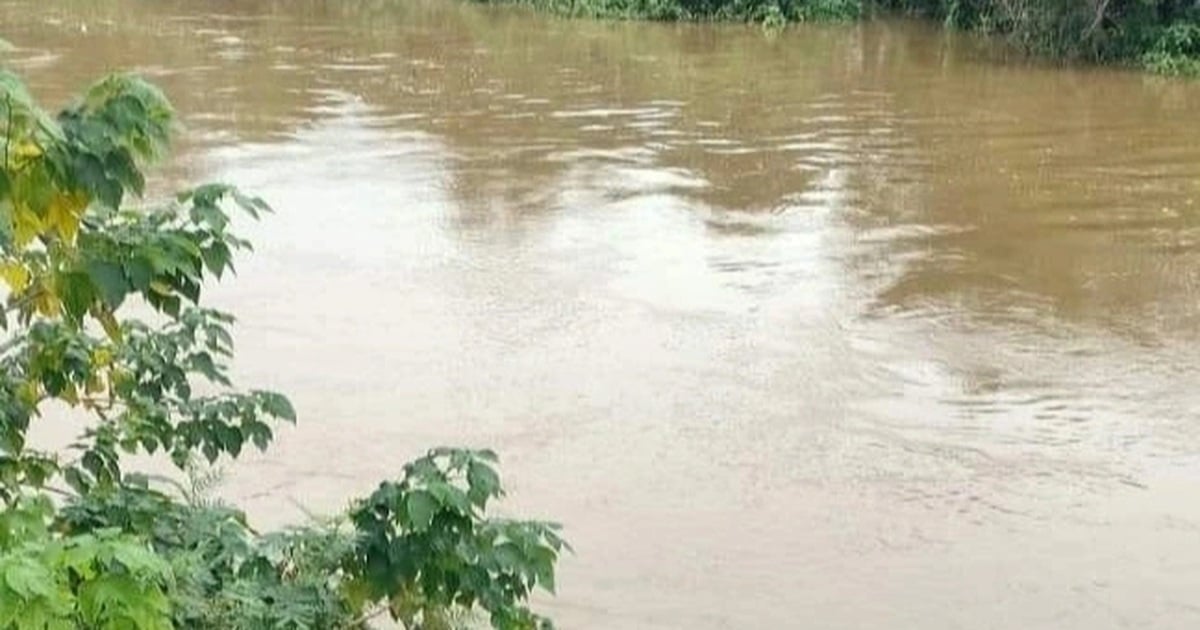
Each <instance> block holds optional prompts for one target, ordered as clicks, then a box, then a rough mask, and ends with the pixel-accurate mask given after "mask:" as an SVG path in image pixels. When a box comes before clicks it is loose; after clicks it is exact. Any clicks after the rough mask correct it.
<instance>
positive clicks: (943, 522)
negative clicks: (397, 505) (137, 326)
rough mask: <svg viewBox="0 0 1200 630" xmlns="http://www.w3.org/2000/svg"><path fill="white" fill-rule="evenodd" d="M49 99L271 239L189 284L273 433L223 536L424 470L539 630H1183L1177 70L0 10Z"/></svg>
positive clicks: (444, 15)
mask: <svg viewBox="0 0 1200 630" xmlns="http://www.w3.org/2000/svg"><path fill="white" fill-rule="evenodd" d="M0 37H4V38H5V39H8V40H9V41H11V42H12V43H13V44H14V45H15V47H16V49H15V50H13V51H10V52H8V53H4V54H3V60H4V63H6V64H7V65H9V66H10V67H14V68H16V69H17V70H19V71H20V72H22V73H23V74H24V75H26V76H27V77H28V79H29V82H30V84H31V86H32V87H33V88H34V90H35V92H36V93H37V94H38V95H39V96H40V97H41V98H42V99H43V100H44V101H45V102H47V103H53V104H59V103H62V102H63V101H64V100H65V99H66V98H67V96H68V95H70V94H71V93H73V92H74V91H76V90H78V89H80V88H81V87H83V86H84V85H86V84H87V83H88V82H89V81H90V80H92V79H94V78H96V77H97V76H98V75H100V74H101V73H104V72H106V71H110V70H114V69H136V70H138V71H140V72H142V73H144V74H145V75H148V76H149V77H151V78H152V79H153V80H154V81H156V82H158V83H160V84H161V85H162V86H163V87H164V88H165V89H166V91H167V93H168V94H169V96H170V97H171V98H172V99H173V101H174V102H175V104H176V106H177V108H178V109H179V110H180V113H181V117H182V120H183V124H184V129H183V132H182V134H181V139H180V145H179V151H178V153H177V155H176V158H175V159H174V160H173V161H172V162H171V163H170V164H169V165H168V166H167V168H166V169H165V174H166V180H167V181H166V182H164V183H161V189H163V190H166V189H168V188H169V187H170V186H171V185H174V184H178V183H182V182H184V181H195V180H198V179H221V180H227V181H231V182H234V183H237V184H239V185H241V186H243V187H245V188H247V189H249V190H251V191H253V192H256V193H258V194H261V195H262V196H264V197H265V198H267V199H268V200H269V201H270V202H271V203H272V204H273V205H274V206H275V207H276V208H277V209H278V213H277V214H276V215H275V216H272V217H270V218H269V219H267V220H266V221H265V222H263V223H262V224H258V225H250V224H246V225H245V226H244V229H243V232H244V233H246V234H247V235H248V236H251V237H252V238H253V240H254V241H255V242H256V244H257V246H258V251H257V253H255V254H254V255H252V256H250V257H247V258H244V259H243V260H242V261H241V262H240V265H239V270H240V275H239V276H238V277H237V278H236V279H235V280H233V281H232V282H227V283H226V284H224V285H222V286H221V287H219V288H217V289H215V291H214V293H213V295H214V299H215V302H216V303H217V304H218V305H220V306H222V307H225V308H228V309H231V310H233V311H235V312H236V313H237V314H238V315H239V316H240V319H241V323H240V326H239V329H238V330H239V332H240V335H239V337H238V339H239V360H238V365H237V368H238V372H239V374H240V380H241V381H242V382H243V383H247V384H254V385H261V386H269V387H275V388H278V389H280V390H283V391H286V392H289V393H290V394H291V395H292V396H293V398H294V400H295V402H296V404H297V407H298V408H299V410H300V412H301V416H302V417H301V423H300V424H299V426H298V427H296V428H295V429H290V430H286V431H282V432H281V438H280V440H279V442H278V445H277V448H276V449H275V450H273V451H271V452H270V453H268V456H266V457H259V458H251V459H249V460H246V461H244V462H242V463H239V464H238V465H236V466H235V467H233V468H231V469H230V476H229V479H228V482H227V484H226V487H225V493H226V494H228V495H229V496H231V497H234V498H237V499H239V500H242V501H244V502H245V503H246V505H248V506H249V507H250V509H251V511H252V513H253V514H254V515H255V516H257V517H258V518H259V520H260V521H265V522H268V523H281V522H286V521H290V520H294V519H296V518H299V515H300V514H301V510H300V508H298V507H297V504H299V505H303V506H305V507H307V508H309V509H313V510H316V511H323V510H324V511H328V510H335V509H337V508H339V507H340V506H342V505H343V502H344V500H345V497H347V496H349V495H350V494H352V493H355V492H361V491H365V490H367V489H369V488H370V487H371V485H372V483H373V481H374V480H376V479H379V478H381V477H384V476H388V475H392V474H394V473H396V472H397V469H398V467H399V465H400V464H401V463H402V462H403V461H405V460H406V459H408V458H410V457H412V456H413V455H415V454H417V453H419V452H421V451H422V450H423V449H424V448H426V447H428V446H432V445H438V444H465V445H480V446H482V445H489V446H493V447H495V448H496V449H497V450H499V451H500V452H501V454H502V456H503V457H504V462H505V467H504V470H505V473H506V477H507V479H508V482H509V485H510V490H511V500H510V501H509V502H508V503H507V504H506V506H507V508H508V509H510V510H512V511H514V512H516V511H519V512H521V513H523V514H531V515H544V516H546V517H552V518H556V519H559V520H561V521H563V522H564V523H565V525H566V527H567V531H568V533H569V537H570V539H571V540H572V541H573V542H574V543H575V546H576V550H577V554H576V555H575V556H573V557H570V558H568V559H567V560H566V561H565V563H564V566H563V569H562V575H561V576H560V578H559V586H560V596H559V597H558V598H556V599H553V600H547V601H545V602H542V608H543V610H545V611H547V612H549V613H550V614H552V615H553V616H554V617H555V618H556V619H557V620H558V621H559V623H560V625H561V626H562V627H563V628H566V629H568V630H592V629H596V630H599V629H631V630H640V629H651V630H652V629H668V628H670V629H675V628H686V629H696V630H710V629H718V628H738V629H757V628H831V629H834V628H837V629H840V628H864V629H867V628H869V629H872V630H878V629H908V628H921V629H930V630H937V629H943V628H971V629H978V628H997V629H1009V628H1012V629H1018V628H1019V629H1021V630H1032V629H1043V628H1044V629H1067V630H1075V629H1079V630H1103V629H1107V628H1156V629H1164V628H1165V629H1170V628H1181V629H1182V628H1195V627H1197V626H1198V625H1200V596H1198V595H1197V593H1200V500H1198V497H1200V391H1198V389H1197V385H1198V381H1197V376H1198V375H1200V304H1198V302H1197V297H1198V295H1200V291H1198V289H1200V125H1197V120H1198V118H1197V116H1198V115H1200V83H1187V82H1178V81H1169V80H1163V79H1158V78H1152V77H1148V76H1143V75H1138V74H1132V73H1123V72H1118V71H1111V70H1094V69H1093V70H1072V69H1059V68H1047V67H1039V66H1036V65H1030V64H1023V63H1014V62H1011V61H1007V62H1006V61H1005V60H1004V59H1002V58H1000V56H999V55H998V53H997V51H995V50H989V49H988V48H987V47H986V46H984V45H983V44H981V43H980V42H977V41H974V40H972V39H970V38H967V37H961V36H952V35H947V34H945V33H942V32H940V31H938V30H937V29H936V28H933V27H928V26H924V25H921V24H917V23H905V22H884V23H872V24H867V25H844V26H828V27H800V28H795V29H792V30H789V31H787V32H784V33H781V34H778V35H776V36H766V35H764V34H763V33H762V32H760V31H759V30H757V29H754V28H748V27H741V26H712V25H708V26H696V25H687V26H681V25H651V24H603V23H592V22H572V21H561V20H555V19H548V18H544V17H539V16H533V15H530V14H528V13H525V12H522V11H519V10H507V9H486V8H480V7H476V6H467V5H462V4H459V3H456V2H453V1H451V0H404V1H402V0H396V1H394V2H391V1H387V0H336V1H335V0H329V1H327V2H323V1H320V0H290V1H284V0H277V1H270V0H263V1H249V0H245V1H240V2H239V1H232V0H219V1H218V0H213V1H203V2H201V1H196V0H190V1H183V0H161V1H155V2H146V1H137V0H103V1H96V0H87V1H85V0H66V1H63V2H53V3H50V2H45V1H34V0H5V1H4V2H3V3H0Z"/></svg>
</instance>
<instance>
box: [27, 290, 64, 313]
mask: <svg viewBox="0 0 1200 630" xmlns="http://www.w3.org/2000/svg"><path fill="white" fill-rule="evenodd" d="M33 307H34V308H36V309H37V311H38V312H39V313H41V314H42V315H45V316H46V317H54V316H56V315H58V312H59V310H60V309H61V308H62V304H61V303H60V302H59V301H58V298H57V297H54V295H53V294H52V293H49V292H47V291H42V292H40V293H38V294H37V297H35V298H34V299H33Z"/></svg>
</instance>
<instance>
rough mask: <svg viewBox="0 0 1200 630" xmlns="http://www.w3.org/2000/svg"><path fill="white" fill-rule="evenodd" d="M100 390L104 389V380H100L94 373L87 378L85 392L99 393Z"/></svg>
mask: <svg viewBox="0 0 1200 630" xmlns="http://www.w3.org/2000/svg"><path fill="white" fill-rule="evenodd" d="M102 391H104V381H101V380H100V378H99V377H97V376H95V375H93V376H92V377H91V378H89V379H88V381H87V393H89V394H99V393H100V392H102Z"/></svg>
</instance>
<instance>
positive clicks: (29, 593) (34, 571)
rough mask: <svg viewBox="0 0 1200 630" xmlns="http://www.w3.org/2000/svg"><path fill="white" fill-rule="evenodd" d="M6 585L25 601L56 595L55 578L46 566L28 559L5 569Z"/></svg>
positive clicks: (11, 564) (10, 564)
mask: <svg viewBox="0 0 1200 630" xmlns="http://www.w3.org/2000/svg"><path fill="white" fill-rule="evenodd" d="M4 583H5V584H7V585H8V588H9V589H11V590H12V591H13V592H14V593H16V594H17V595H19V596H21V597H23V598H25V599H32V598H34V597H51V596H52V595H53V594H54V576H53V575H52V574H51V573H50V571H49V570H48V569H47V568H46V567H45V566H44V565H41V564H38V563H36V562H34V561H32V560H29V559H26V558H18V559H17V560H16V561H15V562H12V563H9V564H8V566H7V567H6V568H5V569H4Z"/></svg>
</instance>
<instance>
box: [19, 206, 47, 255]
mask: <svg viewBox="0 0 1200 630" xmlns="http://www.w3.org/2000/svg"><path fill="white" fill-rule="evenodd" d="M43 229H44V228H43V227H42V220H41V218H39V217H38V215H37V214H35V213H34V212H33V211H32V210H30V209H29V208H28V207H26V206H25V204H18V205H15V206H14V207H13V238H14V239H15V240H16V242H17V246H18V247H25V246H26V245H28V244H29V243H30V242H31V241H33V239H34V238H36V237H37V236H38V235H39V234H41V233H42V230H43Z"/></svg>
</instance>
